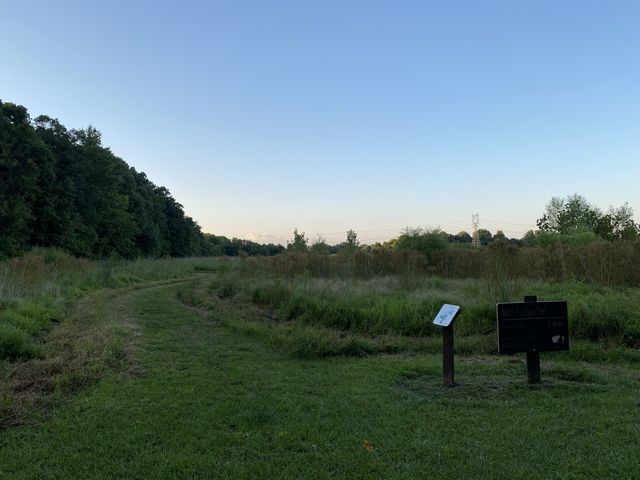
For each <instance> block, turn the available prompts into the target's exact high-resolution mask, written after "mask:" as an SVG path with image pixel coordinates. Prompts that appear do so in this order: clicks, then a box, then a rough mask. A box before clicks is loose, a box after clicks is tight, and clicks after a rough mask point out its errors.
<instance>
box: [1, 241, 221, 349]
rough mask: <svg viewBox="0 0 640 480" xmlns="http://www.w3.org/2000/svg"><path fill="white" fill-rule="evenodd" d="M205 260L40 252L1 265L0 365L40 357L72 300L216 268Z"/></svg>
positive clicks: (35, 251)
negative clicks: (42, 339)
mask: <svg viewBox="0 0 640 480" xmlns="http://www.w3.org/2000/svg"><path fill="white" fill-rule="evenodd" d="M221 262H224V261H221V260H217V259H204V258H184V259H140V260H135V261H125V260H117V259H112V260H103V261H91V260H86V259H79V258H75V257H72V256H70V255H68V254H67V253H65V252H63V251H61V250H58V249H51V248H48V249H43V248H37V249H33V250H31V251H30V252H29V253H27V254H26V255H24V256H22V257H18V258H13V259H10V260H7V261H4V262H0V359H4V358H20V357H26V358H30V357H34V356H39V355H40V352H41V350H40V348H39V347H38V335H39V334H40V333H41V332H42V331H43V330H46V328H47V327H48V326H49V325H51V323H52V322H57V321H60V320H61V319H62V318H63V317H64V312H65V305H66V304H67V303H68V302H69V301H70V300H71V299H73V298H75V297H77V296H80V295H82V294H84V293H86V292H89V291H92V290H96V289H98V288H117V287H122V286H126V285H131V284H135V283H140V282H145V281H155V280H166V279H172V278H179V277H183V276H185V275H190V274H193V273H194V272H195V271H198V270H200V271H210V270H215V269H216V268H218V264H220V263H221Z"/></svg>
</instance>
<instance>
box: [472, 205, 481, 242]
mask: <svg viewBox="0 0 640 480" xmlns="http://www.w3.org/2000/svg"><path fill="white" fill-rule="evenodd" d="M479 225H480V214H479V213H474V214H472V215H471V226H472V227H473V238H472V239H471V243H472V244H473V246H474V247H476V248H479V247H480V235H479V234H478V226H479Z"/></svg>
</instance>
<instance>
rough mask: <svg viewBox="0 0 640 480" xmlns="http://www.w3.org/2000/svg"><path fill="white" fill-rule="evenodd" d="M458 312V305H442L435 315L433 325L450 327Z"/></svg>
mask: <svg viewBox="0 0 640 480" xmlns="http://www.w3.org/2000/svg"><path fill="white" fill-rule="evenodd" d="M459 312H460V307H459V306H458V305H450V304H448V303H445V304H444V305H442V308H441V309H440V311H439V312H438V315H436V318H435V319H434V320H433V323H434V324H435V325H440V326H441V327H448V326H449V325H451V322H453V321H454V320H455V318H456V316H457V315H458V313H459Z"/></svg>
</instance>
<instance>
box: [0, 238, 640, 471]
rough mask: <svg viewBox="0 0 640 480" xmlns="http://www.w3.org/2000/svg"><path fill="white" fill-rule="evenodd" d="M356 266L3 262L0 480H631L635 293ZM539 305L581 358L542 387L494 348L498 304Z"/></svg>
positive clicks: (636, 391) (555, 370) (637, 408)
mask: <svg viewBox="0 0 640 480" xmlns="http://www.w3.org/2000/svg"><path fill="white" fill-rule="evenodd" d="M358 261H361V259H360V260H357V259H356V258H355V257H353V258H351V259H348V258H343V257H341V256H335V257H323V258H321V259H318V258H311V257H309V256H299V255H284V256H281V257H276V258H275V259H253V258H250V259H238V258H236V259H227V258H219V259H211V258H210V259H185V260H177V259H176V260H140V261H135V262H125V261H103V262H92V261H86V260H77V259H73V258H71V257H68V256H66V255H65V254H62V253H61V252H57V251H49V250H44V251H37V250H36V251H34V252H31V253H30V254H29V255H27V256H25V257H21V258H20V259H14V260H11V261H8V262H5V263H3V264H2V268H3V270H2V272H3V273H2V275H3V276H2V284H1V286H2V290H1V291H2V311H1V312H0V318H1V321H2V323H1V326H2V336H1V337H0V339H1V340H0V341H1V343H0V345H1V346H2V347H1V348H2V350H1V352H2V358H3V359H2V377H1V384H0V385H1V388H2V390H1V393H2V397H1V403H0V407H1V410H0V413H1V414H2V422H3V430H2V431H1V432H0V477H2V478H16V479H36V478H37V479H43V478H87V479H89V478H185V479H186V478H432V477H436V478H613V477H616V478H634V477H636V476H637V473H638V472H639V471H640V456H639V455H638V445H639V444H640V375H639V373H638V372H639V370H640V351H639V350H638V336H637V333H638V313H637V312H639V311H640V310H639V308H638V307H639V306H640V291H639V290H638V289H637V288H633V287H628V286H614V285H609V286H604V285H598V284H588V283H585V282H581V281H577V280H564V281H557V282H544V281H540V280H526V279H523V278H511V277H509V276H505V277H503V278H502V279H499V280H500V281H498V280H497V279H491V278H466V279H458V278H443V277H442V276H434V275H429V274H425V273H422V272H420V271H419V270H416V269H404V270H403V271H398V272H395V273H387V274H366V275H363V274H356V272H357V269H356V270H354V269H353V268H352V267H353V266H354V265H356V263H357V262H358ZM310 262H311V263H310ZM313 262H324V263H323V267H322V269H318V268H314V267H313V265H314V263H313ZM349 272H351V273H349ZM525 294H536V295H538V298H540V299H544V300H556V299H566V300H567V301H568V302H569V319H570V329H571V341H572V343H571V350H569V351H568V352H561V353H553V354H551V353H548V354H543V355H542V383H541V384H539V385H528V384H527V383H526V368H525V361H524V355H523V354H519V355H507V356H500V355H498V354H497V343H496V337H495V303H496V302H497V301H507V300H521V299H522V297H523V295H525ZM446 302H448V303H457V304H459V305H462V307H463V309H464V310H463V313H462V314H461V316H460V318H459V319H458V320H457V324H456V381H457V385H456V386H455V387H453V388H450V387H443V386H442V373H441V372H442V370H441V368H442V367H441V348H442V343H441V337H440V332H439V331H438V330H437V328H436V327H434V326H433V325H432V324H431V321H432V319H433V317H434V316H435V313H436V312H437V310H438V309H439V307H440V305H441V304H442V303H446ZM16 332H17V333H16Z"/></svg>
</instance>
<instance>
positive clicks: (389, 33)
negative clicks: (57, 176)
mask: <svg viewBox="0 0 640 480" xmlns="http://www.w3.org/2000/svg"><path fill="white" fill-rule="evenodd" d="M0 12H1V13H2V17H3V29H2V31H0V58H2V75H0V99H1V100H2V101H9V102H15V103H18V104H22V105H25V106H26V107H27V108H28V109H29V112H30V114H31V115H32V116H37V115H40V114H47V115H49V116H52V117H56V118H58V119H60V121H61V122H62V123H63V124H64V125H65V126H67V127H68V128H84V127H86V126H88V125H89V124H91V125H94V126H95V127H96V128H98V129H99V130H100V131H101V132H102V134H103V143H104V145H105V146H108V147H110V148H111V149H112V151H113V152H114V153H115V154H116V155H118V156H120V157H121V158H123V159H124V160H125V161H126V162H127V163H128V164H129V165H131V166H133V167H135V168H136V169H137V170H140V171H144V172H145V173H146V174H147V176H148V177H149V178H150V179H151V180H152V181H153V182H154V183H156V184H157V185H163V186H165V187H167V188H168V189H169V190H170V191H171V193H172V194H173V196H174V197H175V198H176V200H178V202H180V203H181V204H182V205H184V207H185V211H186V212H187V214H188V215H190V216H192V217H193V218H194V219H195V220H196V221H197V222H198V223H199V224H200V225H201V226H202V229H203V231H205V232H210V233H215V234H218V235H225V236H228V237H238V238H247V239H251V240H256V241H260V242H275V243H283V244H286V241H287V240H288V239H290V238H291V237H292V232H293V229H294V228H298V230H300V231H304V232H305V233H306V235H307V237H308V238H309V240H310V241H313V240H314V239H315V238H316V236H317V235H322V236H323V237H324V238H325V239H326V240H327V241H328V242H329V243H338V242H341V241H343V240H344V239H345V238H346V232H347V230H348V229H354V230H355V231H356V232H357V233H358V238H359V239H360V240H361V242H363V243H373V242H376V241H381V242H382V241H385V240H388V239H391V238H394V237H397V236H398V234H399V233H400V231H401V230H402V229H403V228H405V227H407V226H413V227H418V226H423V227H424V226H427V227H440V228H442V229H443V230H444V231H447V232H450V233H457V232H458V231H460V230H466V231H467V232H471V215H472V214H473V213H476V212H478V213H479V214H480V228H485V229H488V230H490V231H492V232H494V233H495V231H496V230H503V231H504V232H505V234H506V235H507V236H510V237H521V236H522V235H523V234H524V233H525V232H526V231H527V230H530V229H535V227H536V225H535V222H536V219H537V218H539V217H540V216H541V215H542V213H543V211H544V208H545V205H546V204H547V203H548V201H549V200H550V199H551V197H553V196H561V197H566V196H567V195H571V194H573V193H579V194H581V195H583V196H584V197H586V198H587V200H589V202H591V203H592V204H594V205H596V206H598V207H599V208H601V209H603V210H606V209H607V208H608V207H609V206H610V205H613V206H615V207H618V206H620V205H622V204H623V203H625V202H628V203H629V204H630V205H631V206H632V207H633V208H634V210H635V217H636V221H638V220H639V219H640V216H639V213H640V188H638V180H639V179H640V61H639V60H638V59H640V29H638V25H640V2H636V1H617V0H614V1H611V2H600V1H595V0H580V1H577V0H570V1H565V2H552V1H539V2H505V1H497V0H494V1H486V2H475V1H461V2H455V3H446V2H430V1H407V2H402V3H398V2H391V1H386V2H385V1H374V2H366V3H364V2H358V1H345V2H343V1H340V2H337V1H327V2H320V3H312V2H294V1H264V2H263V1H260V2H258V1H242V2H236V1H218V2H195V1H185V2H179V3H175V2H151V1H136V2H124V1H114V2H100V3H90V4H87V3H86V2H80V1H77V0H73V1H65V2H39V1H34V0H24V1H20V2H2V1H0Z"/></svg>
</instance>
